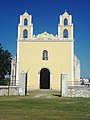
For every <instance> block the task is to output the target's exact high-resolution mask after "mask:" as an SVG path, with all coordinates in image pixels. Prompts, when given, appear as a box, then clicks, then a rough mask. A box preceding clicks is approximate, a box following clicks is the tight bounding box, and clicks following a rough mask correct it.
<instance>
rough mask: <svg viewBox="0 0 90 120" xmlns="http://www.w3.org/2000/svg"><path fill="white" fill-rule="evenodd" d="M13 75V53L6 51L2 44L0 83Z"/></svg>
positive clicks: (0, 46) (0, 47)
mask: <svg viewBox="0 0 90 120" xmlns="http://www.w3.org/2000/svg"><path fill="white" fill-rule="evenodd" d="M10 74H11V53H10V52H9V51H8V50H4V49H3V47H2V45H1V44H0V81H3V80H4V79H5V76H6V75H9V76H10Z"/></svg>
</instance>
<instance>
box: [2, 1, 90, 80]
mask: <svg viewBox="0 0 90 120" xmlns="http://www.w3.org/2000/svg"><path fill="white" fill-rule="evenodd" d="M25 10H27V11H28V13H29V14H31V15H32V16H33V25H34V34H36V35H37V34H38V33H41V32H44V31H47V32H49V33H52V34H54V35H55V34H57V30H58V23H59V15H61V14H63V12H64V11H65V10H67V12H68V13H70V14H71V15H72V16H73V24H74V39H75V54H76V55H77V56H78V58H79V59H80V61H81V76H82V77H84V78H88V77H90V0H0V43H1V44H2V46H3V47H4V49H7V50H9V51H10V52H11V54H12V56H14V55H15V53H16V39H17V28H18V23H19V16H20V15H21V14H23V13H24V11H25Z"/></svg>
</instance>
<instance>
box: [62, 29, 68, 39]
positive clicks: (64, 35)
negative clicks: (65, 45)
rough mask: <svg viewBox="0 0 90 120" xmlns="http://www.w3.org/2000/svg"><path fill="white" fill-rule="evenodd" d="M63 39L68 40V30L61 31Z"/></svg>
mask: <svg viewBox="0 0 90 120" xmlns="http://www.w3.org/2000/svg"><path fill="white" fill-rule="evenodd" d="M63 38H68V30H67V29H65V30H64V31H63Z"/></svg>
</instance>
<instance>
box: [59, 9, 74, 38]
mask: <svg viewBox="0 0 90 120" xmlns="http://www.w3.org/2000/svg"><path fill="white" fill-rule="evenodd" d="M58 37H59V38H60V39H65V40H68V39H73V23H72V15H69V14H68V13H67V11H65V12H64V14H63V15H60V23H59V24H58Z"/></svg>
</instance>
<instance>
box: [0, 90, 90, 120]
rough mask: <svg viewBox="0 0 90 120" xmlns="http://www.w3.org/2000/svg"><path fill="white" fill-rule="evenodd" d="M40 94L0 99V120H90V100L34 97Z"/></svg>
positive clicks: (33, 93) (32, 93)
mask: <svg viewBox="0 0 90 120" xmlns="http://www.w3.org/2000/svg"><path fill="white" fill-rule="evenodd" d="M41 93H43V92H41ZM41 93H37V92H31V94H30V96H25V97H23V96H4V97H0V120H90V98H61V97H59V96H58V95H56V96H55V94H53V93H49V92H47V93H48V96H49V97H46V96H43V97H38V98H35V97H34V96H35V94H39V95H40V94H41ZM43 94H45V95H46V93H43ZM51 94H53V96H54V97H50V95H51Z"/></svg>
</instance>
